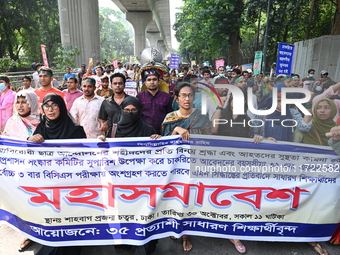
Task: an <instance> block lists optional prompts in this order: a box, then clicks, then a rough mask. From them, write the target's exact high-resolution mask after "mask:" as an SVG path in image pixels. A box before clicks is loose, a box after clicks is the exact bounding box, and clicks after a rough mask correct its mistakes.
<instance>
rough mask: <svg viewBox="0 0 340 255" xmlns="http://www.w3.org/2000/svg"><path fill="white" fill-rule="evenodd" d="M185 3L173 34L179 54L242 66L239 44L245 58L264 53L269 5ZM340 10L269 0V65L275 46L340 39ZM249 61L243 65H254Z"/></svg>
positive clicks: (215, 0)
mask: <svg viewBox="0 0 340 255" xmlns="http://www.w3.org/2000/svg"><path fill="white" fill-rule="evenodd" d="M183 2H184V6H183V7H182V13H179V14H177V17H176V23H175V24H174V29H175V31H176V38H177V40H178V41H179V42H180V51H181V54H182V55H183V56H184V57H185V58H187V61H189V60H197V61H199V62H202V61H203V60H210V61H212V60H214V59H219V58H226V59H228V62H229V63H232V62H234V63H239V61H241V60H240V58H239V57H238V54H239V48H238V46H239V45H238V44H239V43H241V45H240V47H241V49H243V50H242V52H250V53H251V55H253V53H254V52H255V51H256V50H262V48H263V41H264V33H265V26H266V12H267V6H268V0H183ZM338 5H340V1H339V0H337V1H334V0H271V12H270V16H269V33H268V34H269V40H268V55H269V56H268V57H269V59H270V60H274V58H275V57H276V48H277V42H288V43H294V42H297V41H301V40H305V39H310V38H314V37H320V36H322V35H328V34H331V33H332V34H340V12H337V11H336V10H337V6H338ZM338 9H339V10H340V7H339V8H338ZM337 19H338V21H337ZM337 26H339V28H338V29H336V28H337ZM232 37H233V38H232ZM237 38H238V39H237ZM247 57H248V59H247V60H245V61H249V62H251V61H252V60H249V56H247ZM239 64H242V63H239Z"/></svg>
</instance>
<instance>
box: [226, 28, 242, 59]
mask: <svg viewBox="0 0 340 255" xmlns="http://www.w3.org/2000/svg"><path fill="white" fill-rule="evenodd" d="M229 45H230V46H229V53H228V64H240V63H239V54H240V53H239V52H240V36H239V33H238V32H234V33H232V34H231V35H230V38H229Z"/></svg>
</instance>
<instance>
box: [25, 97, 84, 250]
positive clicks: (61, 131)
mask: <svg viewBox="0 0 340 255" xmlns="http://www.w3.org/2000/svg"><path fill="white" fill-rule="evenodd" d="M42 110H43V112H44V114H45V115H44V116H43V119H42V121H41V122H40V124H39V125H38V126H37V128H36V130H35V131H34V134H33V136H31V137H30V138H28V140H29V141H31V142H36V143H42V142H44V141H45V140H47V139H76V138H86V134H85V132H84V129H83V127H82V126H80V125H79V124H78V123H77V122H76V121H75V120H74V119H73V117H72V116H71V114H70V113H69V112H68V111H67V109H66V105H65V102H64V100H63V98H62V97H61V96H60V95H58V94H56V93H50V94H47V95H46V96H45V97H44V100H43V104H42ZM80 254H81V247H80V246H74V247H72V246H70V247H49V246H43V247H42V248H41V250H40V251H39V252H38V253H37V255H80Z"/></svg>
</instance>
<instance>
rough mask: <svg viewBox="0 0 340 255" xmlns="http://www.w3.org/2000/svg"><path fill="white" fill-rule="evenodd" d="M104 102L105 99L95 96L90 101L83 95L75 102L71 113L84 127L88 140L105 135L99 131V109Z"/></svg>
mask: <svg viewBox="0 0 340 255" xmlns="http://www.w3.org/2000/svg"><path fill="white" fill-rule="evenodd" d="M103 101H104V98H102V97H100V96H98V95H96V94H95V95H94V97H93V98H91V99H90V100H88V99H86V98H85V97H84V95H83V96H81V97H78V98H77V99H76V100H75V101H74V102H73V105H72V108H71V110H70V113H71V115H72V116H73V118H74V119H75V120H76V121H77V122H78V123H79V124H80V125H81V126H83V128H84V131H85V133H86V137H87V138H97V137H98V136H100V135H104V132H103V131H100V130H99V127H100V122H99V119H98V114H99V109H100V106H101V105H102V103H103Z"/></svg>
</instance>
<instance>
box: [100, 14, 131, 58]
mask: <svg viewBox="0 0 340 255" xmlns="http://www.w3.org/2000/svg"><path fill="white" fill-rule="evenodd" d="M99 23H100V45H101V57H102V59H103V60H105V61H106V62H108V61H111V60H116V59H117V60H120V61H127V60H129V57H130V56H131V55H133V54H134V52H133V50H134V47H133V32H132V30H131V28H130V27H129V25H128V23H127V21H126V20H125V19H124V18H123V15H122V13H121V12H119V11H115V10H113V9H110V8H107V7H102V8H100V9H99Z"/></svg>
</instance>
